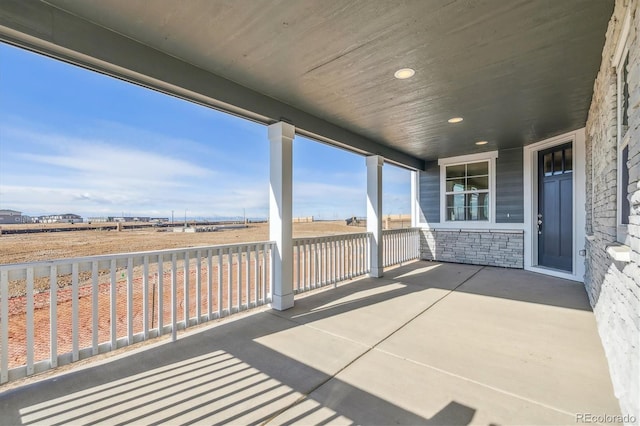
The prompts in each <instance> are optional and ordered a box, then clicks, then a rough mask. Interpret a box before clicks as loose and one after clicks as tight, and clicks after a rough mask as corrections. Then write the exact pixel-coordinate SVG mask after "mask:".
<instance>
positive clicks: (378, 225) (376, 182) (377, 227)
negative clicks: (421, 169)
mask: <svg viewBox="0 0 640 426" xmlns="http://www.w3.org/2000/svg"><path fill="white" fill-rule="evenodd" d="M366 162H367V232H370V233H371V234H372V237H371V251H370V253H369V261H370V265H371V272H370V273H369V276H371V277H375V278H379V277H381V276H382V275H383V272H384V271H383V266H382V262H383V257H382V166H383V164H384V158H383V157H382V156H380V155H372V156H369V157H367V159H366Z"/></svg>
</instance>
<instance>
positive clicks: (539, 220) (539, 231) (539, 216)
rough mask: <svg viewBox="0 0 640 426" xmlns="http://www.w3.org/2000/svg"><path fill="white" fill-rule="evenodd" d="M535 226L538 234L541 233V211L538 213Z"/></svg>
mask: <svg viewBox="0 0 640 426" xmlns="http://www.w3.org/2000/svg"><path fill="white" fill-rule="evenodd" d="M537 226H538V235H541V234H542V214H541V213H538V223H537Z"/></svg>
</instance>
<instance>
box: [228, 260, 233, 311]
mask: <svg viewBox="0 0 640 426" xmlns="http://www.w3.org/2000/svg"><path fill="white" fill-rule="evenodd" d="M232 307H233V251H232V249H231V248H229V251H228V252H227V310H228V313H229V315H231V313H232V312H233V311H232V309H231V308H232Z"/></svg>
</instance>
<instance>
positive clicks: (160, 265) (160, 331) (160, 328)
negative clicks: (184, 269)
mask: <svg viewBox="0 0 640 426" xmlns="http://www.w3.org/2000/svg"><path fill="white" fill-rule="evenodd" d="M156 277H157V279H156V281H157V282H156V284H157V285H158V336H162V334H163V332H164V256H163V255H161V254H159V255H158V273H157V274H156Z"/></svg>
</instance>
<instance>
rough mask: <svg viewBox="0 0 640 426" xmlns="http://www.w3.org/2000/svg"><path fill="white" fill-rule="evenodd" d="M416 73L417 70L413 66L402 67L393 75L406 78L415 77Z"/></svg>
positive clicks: (399, 78)
mask: <svg viewBox="0 0 640 426" xmlns="http://www.w3.org/2000/svg"><path fill="white" fill-rule="evenodd" d="M415 73H416V72H415V70H413V69H411V68H402V69H399V70H398V71H396V72H395V73H394V74H393V76H394V77H395V78H397V79H398V80H406V79H407V78H411V77H413V76H414V74H415Z"/></svg>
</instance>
